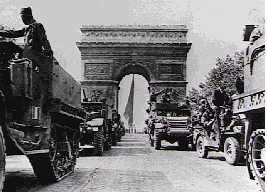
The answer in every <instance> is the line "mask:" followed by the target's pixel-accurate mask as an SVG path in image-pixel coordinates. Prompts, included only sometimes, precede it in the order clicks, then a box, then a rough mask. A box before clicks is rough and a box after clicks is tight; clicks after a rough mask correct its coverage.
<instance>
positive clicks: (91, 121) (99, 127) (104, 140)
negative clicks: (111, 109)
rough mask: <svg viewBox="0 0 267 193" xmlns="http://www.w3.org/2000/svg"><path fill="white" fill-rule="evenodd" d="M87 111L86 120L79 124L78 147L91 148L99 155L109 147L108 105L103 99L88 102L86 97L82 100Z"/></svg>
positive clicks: (109, 124) (109, 122)
mask: <svg viewBox="0 0 267 193" xmlns="http://www.w3.org/2000/svg"><path fill="white" fill-rule="evenodd" d="M82 107H83V108H84V109H85V111H86V112H87V118H86V122H85V123H82V124H81V137H80V149H81V150H86V149H87V148H92V146H93V147H94V148H95V150H96V154H97V155H99V156H101V155H102V154H103V152H104V150H109V149H110V148H111V127H112V122H111V120H110V119H108V105H107V104H106V103H105V101H101V102H100V101H96V102H89V101H88V100H87V98H85V100H84V101H83V102H82Z"/></svg>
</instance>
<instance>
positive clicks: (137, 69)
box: [115, 64, 151, 83]
mask: <svg viewBox="0 0 267 193" xmlns="http://www.w3.org/2000/svg"><path fill="white" fill-rule="evenodd" d="M130 74H136V75H141V76H142V77H143V78H145V79H146V81H147V82H148V83H149V82H150V80H151V72H149V70H148V69H147V68H146V67H144V66H143V65H140V64H129V65H125V66H124V67H122V68H121V69H120V70H118V73H117V74H116V75H115V79H116V80H117V81H118V82H121V80H122V79H123V78H124V77H125V76H127V75H130Z"/></svg>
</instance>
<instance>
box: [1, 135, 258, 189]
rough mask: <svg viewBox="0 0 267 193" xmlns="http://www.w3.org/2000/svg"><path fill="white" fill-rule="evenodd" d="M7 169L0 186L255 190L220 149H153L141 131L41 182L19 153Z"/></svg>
mask: <svg viewBox="0 0 267 193" xmlns="http://www.w3.org/2000/svg"><path fill="white" fill-rule="evenodd" d="M18 167H19V168H18ZM6 170H7V171H6V172H7V175H6V182H5V188H4V190H3V191H32V192H33V191H41V192H47V191H50V192H53V191H57V192H59V191H60V192H65V191H67V192H72V191H75V192H77V191H81V192H83V191H87V192H90V191H95V192H97V191H158V192H161V191H163V192H164V191H243V192H244V191H249V192H251V191H257V190H258V188H257V187H256V185H255V184H254V182H253V181H250V180H249V178H248V174H247V170H246V167H245V166H230V165H228V164H227V163H226V162H225V161H224V158H223V157H222V156H221V154H219V153H211V154H210V155H209V159H200V158H197V155H196V152H193V151H181V150H179V149H178V148H177V147H176V144H173V145H170V144H168V143H163V148H162V149H161V150H158V151H156V150H154V149H153V148H151V147H150V146H149V144H148V140H147V136H146V135H142V134H126V136H124V137H123V138H122V141H121V142H119V143H118V145H117V146H115V147H114V146H113V147H112V150H111V151H109V152H105V153H104V155H103V156H102V157H97V156H92V155H90V156H85V155H82V156H81V157H80V158H79V159H78V163H77V167H76V170H75V173H73V174H72V175H70V176H69V177H67V178H65V179H64V180H62V181H60V182H58V183H55V184H49V185H41V184H40V183H39V181H38V179H36V178H35V176H34V174H33V171H32V169H31V166H30V164H29V162H28V160H27V158H25V157H23V156H11V157H8V159H7V169H6Z"/></svg>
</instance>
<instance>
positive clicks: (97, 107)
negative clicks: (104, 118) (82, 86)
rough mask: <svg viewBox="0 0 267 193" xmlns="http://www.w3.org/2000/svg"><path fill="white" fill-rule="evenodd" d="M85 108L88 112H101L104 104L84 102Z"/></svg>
mask: <svg viewBox="0 0 267 193" xmlns="http://www.w3.org/2000/svg"><path fill="white" fill-rule="evenodd" d="M83 108H84V109H85V110H86V111H87V112H89V113H90V112H99V111H101V110H102V104H101V103H88V104H83Z"/></svg>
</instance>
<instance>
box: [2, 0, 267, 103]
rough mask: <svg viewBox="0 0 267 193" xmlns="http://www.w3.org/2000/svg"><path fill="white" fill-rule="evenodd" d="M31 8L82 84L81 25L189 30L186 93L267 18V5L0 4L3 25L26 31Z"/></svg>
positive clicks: (73, 0) (258, 1)
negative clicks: (23, 13) (24, 16)
mask: <svg viewBox="0 0 267 193" xmlns="http://www.w3.org/2000/svg"><path fill="white" fill-rule="evenodd" d="M26 6H31V7H32V9H33V15H34V16H35V18H36V19H37V20H38V21H40V22H41V23H43V25H44V26H45V29H46V32H47V36H48V39H49V40H50V42H51V45H52V48H53V50H54V53H55V56H56V58H57V59H58V60H59V62H60V63H61V64H62V65H63V66H64V67H65V69H66V70H67V71H68V72H70V73H71V74H72V75H73V76H74V77H75V78H76V79H77V80H80V79H81V59H80V53H79V50H78V48H77V46H76V42H77V41H79V40H80V37H81V33H80V27H81V25H83V24H91V25H92V24H93V25H116V24H122V25H123V24H127V25H131V24H133V25H136V24H140V25H142V24H148V25H177V24H185V25H187V27H188V29H189V32H188V42H191V43H192V47H191V49H190V51H189V53H188V59H187V81H188V87H187V90H190V89H191V88H192V87H196V88H197V87H198V84H199V83H200V82H201V81H204V80H205V75H206V74H207V73H208V71H209V70H210V69H211V68H212V67H213V66H214V64H215V61H216V58H217V57H224V56H226V54H230V55H231V54H234V52H235V51H239V50H243V49H244V47H245V44H244V42H242V35H243V27H244V25H246V24H257V23H263V22H264V21H263V20H264V13H265V5H264V0H45V1H43V0H0V24H4V25H7V26H9V27H12V28H15V29H18V28H21V27H23V23H22V21H21V19H20V16H19V11H20V8H21V7H26ZM126 80H127V81H126V83H125V85H126V88H128V87H129V85H130V82H129V80H130V79H129V78H128V79H127V78H126ZM140 81H141V79H140ZM144 92H146V91H144ZM126 95H127V94H126ZM144 95H146V94H144ZM126 98H127V97H124V98H123V99H122V100H124V101H125V100H126Z"/></svg>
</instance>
